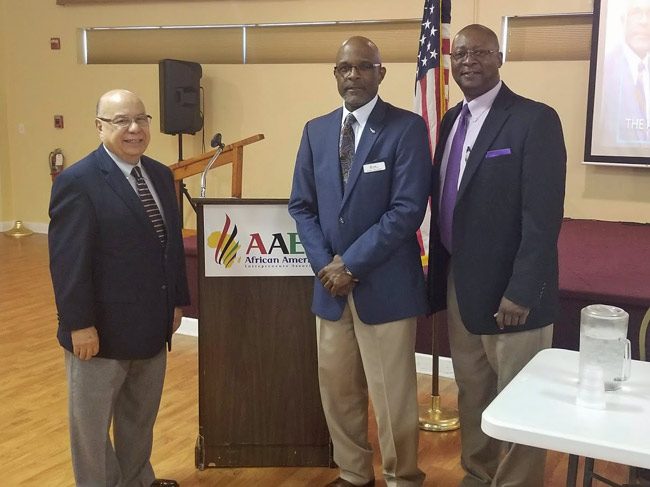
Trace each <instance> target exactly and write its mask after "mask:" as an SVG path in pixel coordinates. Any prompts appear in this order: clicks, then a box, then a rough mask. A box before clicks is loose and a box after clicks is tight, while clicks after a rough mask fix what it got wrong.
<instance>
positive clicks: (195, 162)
mask: <svg viewBox="0 0 650 487" xmlns="http://www.w3.org/2000/svg"><path fill="white" fill-rule="evenodd" d="M263 139H264V135H263V134H255V135H252V136H251V137H247V138H245V139H242V140H238V141H237V142H233V143H232V144H228V145H227V146H225V147H224V148H223V151H222V152H221V155H220V156H219V158H218V159H217V160H216V161H215V163H214V166H212V169H214V168H216V167H220V166H225V165H227V164H232V180H231V183H230V196H232V197H233V198H241V195H242V172H243V171H242V170H243V169H244V147H246V146H247V145H249V144H253V143H254V142H259V141H260V140H263ZM215 152H216V149H212V150H210V151H208V152H205V153H203V154H199V155H198V156H195V157H191V158H189V159H183V160H182V161H179V162H177V163H176V164H171V165H170V166H169V168H170V169H171V170H172V173H173V174H174V183H175V184H176V196H177V198H178V205H179V208H180V210H181V216H182V214H183V212H182V210H183V195H182V194H181V187H182V185H183V179H185V178H188V177H190V176H194V175H196V174H200V173H202V172H203V170H204V169H205V167H206V166H207V165H208V163H209V162H210V159H212V156H213V155H214V153H215Z"/></svg>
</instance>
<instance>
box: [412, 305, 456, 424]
mask: <svg viewBox="0 0 650 487" xmlns="http://www.w3.org/2000/svg"><path fill="white" fill-rule="evenodd" d="M436 317H438V318H439V317H440V314H439V313H438V314H433V315H432V316H431V330H432V337H431V359H432V363H431V398H430V401H429V404H424V405H420V421H419V423H420V429H422V430H425V431H438V432H441V431H452V430H455V429H458V428H460V419H459V417H458V411H457V410H456V409H453V408H443V407H441V405H440V384H439V373H440V366H439V358H440V357H439V353H438V343H439V333H438V326H437V323H438V321H439V320H436Z"/></svg>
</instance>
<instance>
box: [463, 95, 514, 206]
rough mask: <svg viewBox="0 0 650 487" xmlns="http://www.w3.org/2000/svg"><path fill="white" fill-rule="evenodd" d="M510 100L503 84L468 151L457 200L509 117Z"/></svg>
mask: <svg viewBox="0 0 650 487" xmlns="http://www.w3.org/2000/svg"><path fill="white" fill-rule="evenodd" d="M512 100H513V93H512V91H510V89H509V88H508V87H507V86H506V85H505V84H503V86H502V87H501V89H500V90H499V93H498V94H497V97H496V98H495V99H494V103H492V107H491V108H490V112H489V113H488V115H487V117H486V118H485V121H484V122H483V126H482V127H481V131H480V132H479V134H478V137H476V141H475V142H474V146H473V147H472V150H471V152H470V153H469V158H468V159H467V165H466V166H465V172H464V173H463V178H462V180H461V182H460V187H459V188H458V196H457V197H456V199H457V201H458V200H460V199H461V198H462V197H463V194H464V193H465V190H466V188H467V186H468V185H469V183H470V181H471V180H472V177H473V176H474V174H476V170H477V169H478V167H479V166H480V164H481V163H482V162H483V160H484V159H485V153H486V152H487V150H488V149H489V147H490V145H491V144H492V141H494V139H495V138H496V136H497V135H498V134H499V132H500V131H501V128H502V127H503V124H504V123H505V122H506V120H507V119H508V117H510V106H511V105H512Z"/></svg>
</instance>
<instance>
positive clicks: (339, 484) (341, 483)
mask: <svg viewBox="0 0 650 487" xmlns="http://www.w3.org/2000/svg"><path fill="white" fill-rule="evenodd" d="M374 485H375V480H374V479H373V480H371V481H370V482H368V483H365V484H363V485H360V486H357V485H356V484H353V483H352V482H349V481H347V480H344V479H342V478H341V477H339V478H337V479H336V480H334V481H333V482H330V483H329V484H327V485H326V486H325V487H373V486H374Z"/></svg>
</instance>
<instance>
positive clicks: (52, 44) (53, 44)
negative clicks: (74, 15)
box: [50, 37, 61, 50]
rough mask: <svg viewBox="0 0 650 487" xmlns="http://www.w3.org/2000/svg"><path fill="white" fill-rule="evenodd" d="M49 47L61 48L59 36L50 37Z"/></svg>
mask: <svg viewBox="0 0 650 487" xmlns="http://www.w3.org/2000/svg"><path fill="white" fill-rule="evenodd" d="M50 49H55V50H56V49H61V38H60V37H50Z"/></svg>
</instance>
